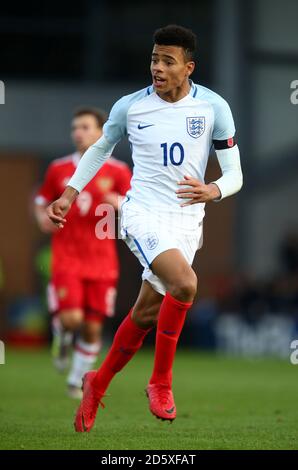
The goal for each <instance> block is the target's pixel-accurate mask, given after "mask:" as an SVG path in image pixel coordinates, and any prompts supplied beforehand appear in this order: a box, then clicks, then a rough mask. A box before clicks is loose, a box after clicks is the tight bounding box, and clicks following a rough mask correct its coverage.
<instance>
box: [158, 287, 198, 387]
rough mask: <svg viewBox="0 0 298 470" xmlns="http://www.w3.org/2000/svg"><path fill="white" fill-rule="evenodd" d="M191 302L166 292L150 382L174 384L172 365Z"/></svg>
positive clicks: (161, 309)
mask: <svg viewBox="0 0 298 470" xmlns="http://www.w3.org/2000/svg"><path fill="white" fill-rule="evenodd" d="M191 305H192V303H191V302H181V301H180V300H177V299H175V298H174V297H172V296H171V295H170V294H169V292H167V293H166V295H165V297H164V300H163V302H162V304H161V307H160V311H159V317H158V323H157V332H156V345H155V357H154V368H153V373H152V376H151V379H150V382H149V383H150V384H165V385H167V386H169V387H171V386H172V366H173V362H174V358H175V353H176V347H177V343H178V339H179V336H180V333H181V330H182V328H183V325H184V322H185V317H186V314H187V311H188V310H189V308H190V307H191Z"/></svg>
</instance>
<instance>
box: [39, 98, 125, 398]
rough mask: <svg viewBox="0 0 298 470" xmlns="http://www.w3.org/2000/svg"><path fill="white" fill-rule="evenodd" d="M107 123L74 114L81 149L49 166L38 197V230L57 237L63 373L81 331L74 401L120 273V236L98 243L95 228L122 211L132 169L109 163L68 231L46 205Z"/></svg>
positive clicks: (88, 111)
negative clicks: (56, 222) (108, 210)
mask: <svg viewBox="0 0 298 470" xmlns="http://www.w3.org/2000/svg"><path fill="white" fill-rule="evenodd" d="M105 120H106V116H105V114H104V113H103V112H102V111H100V110H98V109H96V108H87V107H86V108H80V109H78V110H77V111H76V112H75V113H74V116H73V120H72V126H71V137H72V140H73V143H74V145H75V147H76V151H75V152H74V153H72V154H71V155H68V156H66V157H63V158H58V159H57V160H54V161H53V162H52V163H51V164H50V165H49V167H48V169H47V172H46V175H45V178H44V181H43V183H42V185H41V187H40V188H39V190H38V193H37V195H36V197H35V216H36V220H37V223H38V225H39V228H40V229H41V231H42V232H45V233H51V234H52V260H51V282H50V284H49V288H48V303H49V310H50V312H51V313H53V314H54V315H53V347H52V353H53V358H54V364H55V365H56V367H57V369H58V370H60V371H64V370H65V369H66V367H67V365H68V359H69V358H68V356H69V354H68V353H69V350H70V346H71V345H72V342H73V333H74V332H76V331H78V330H79V335H78V338H77V340H76V344H75V351H74V355H73V360H72V365H71V368H70V372H69V375H68V378H67V385H68V394H69V396H71V397H73V398H80V397H81V393H82V392H81V383H82V377H83V375H84V374H85V373H86V372H87V371H88V370H89V369H91V368H92V366H93V364H94V362H95V361H96V358H97V356H98V353H99V351H100V348H101V334H102V325H103V322H104V319H105V318H106V317H110V316H112V315H113V313H114V304H115V298H116V288H117V280H118V275H119V266H118V256H117V251H116V242H115V239H114V238H115V237H114V238H104V239H99V237H98V236H96V226H98V224H100V220H101V221H102V222H103V221H104V217H105V216H106V214H107V213H106V212H105V211H104V209H105V208H107V207H108V208H112V209H114V210H117V209H118V205H119V203H120V202H121V200H122V197H123V196H124V195H125V193H126V191H127V190H128V189H129V187H130V179H131V172H130V169H129V167H128V166H127V165H126V164H125V163H123V162H120V161H118V160H116V159H114V158H111V159H109V161H107V162H106V164H105V165H103V166H102V168H101V169H100V170H99V171H98V173H97V174H96V175H95V177H94V178H93V179H92V180H91V181H90V183H88V184H87V186H86V187H85V189H84V191H82V192H81V194H80V196H79V197H78V198H77V200H76V203H75V204H74V205H73V207H72V208H71V211H70V212H69V214H68V224H67V226H65V228H64V229H63V230H57V227H56V226H55V225H54V224H53V223H52V222H51V221H50V219H49V218H48V216H47V214H46V207H47V206H48V204H49V203H50V202H52V201H54V200H55V199H57V197H59V195H60V193H61V191H62V190H64V188H65V187H66V185H67V183H68V181H69V179H70V177H71V176H72V174H73V172H74V171H75V169H76V167H77V165H78V162H79V160H80V158H81V156H82V155H83V153H84V152H85V151H86V150H87V148H88V147H89V146H90V145H92V144H93V143H94V142H96V141H97V140H98V139H99V138H100V137H101V135H102V127H103V124H104V122H105ZM100 204H109V206H100V210H99V211H98V212H97V211H96V209H97V208H98V207H99V205H100ZM112 213H113V210H112ZM97 214H100V215H97ZM100 238H101V237H100Z"/></svg>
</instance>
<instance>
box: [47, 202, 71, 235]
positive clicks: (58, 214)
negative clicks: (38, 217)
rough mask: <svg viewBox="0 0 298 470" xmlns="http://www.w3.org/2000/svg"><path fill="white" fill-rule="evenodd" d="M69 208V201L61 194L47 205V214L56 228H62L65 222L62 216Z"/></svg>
mask: <svg viewBox="0 0 298 470" xmlns="http://www.w3.org/2000/svg"><path fill="white" fill-rule="evenodd" d="M70 208H71V203H70V202H69V200H68V199H66V198H64V197H63V196H61V197H60V198H59V199H57V200H56V201H54V202H52V204H50V205H49V206H48V207H47V215H48V217H49V218H50V219H51V221H52V222H53V223H54V224H55V225H56V226H57V227H58V228H63V227H64V224H65V223H66V219H65V218H64V217H65V215H66V214H67V212H68V211H69V209H70Z"/></svg>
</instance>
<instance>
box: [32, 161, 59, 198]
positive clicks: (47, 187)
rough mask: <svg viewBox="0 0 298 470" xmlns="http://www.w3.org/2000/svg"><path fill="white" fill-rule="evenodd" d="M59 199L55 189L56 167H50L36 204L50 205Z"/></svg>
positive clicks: (38, 192)
mask: <svg viewBox="0 0 298 470" xmlns="http://www.w3.org/2000/svg"><path fill="white" fill-rule="evenodd" d="M56 197H57V194H56V189H55V170H54V166H53V165H52V164H51V165H49V167H48V169H47V171H46V174H45V177H44V180H43V182H42V184H41V186H40V188H39V189H38V191H37V193H36V196H35V199H34V202H35V203H36V204H38V205H45V204H49V203H50V202H52V201H54V200H55V199H56Z"/></svg>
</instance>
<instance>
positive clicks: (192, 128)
mask: <svg viewBox="0 0 298 470" xmlns="http://www.w3.org/2000/svg"><path fill="white" fill-rule="evenodd" d="M186 128H187V132H188V133H189V135H190V136H191V137H193V138H194V139H197V138H198V137H200V136H201V135H202V134H203V133H204V131H205V116H193V117H187V118H186Z"/></svg>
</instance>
